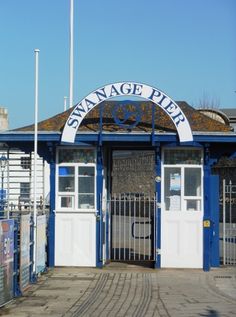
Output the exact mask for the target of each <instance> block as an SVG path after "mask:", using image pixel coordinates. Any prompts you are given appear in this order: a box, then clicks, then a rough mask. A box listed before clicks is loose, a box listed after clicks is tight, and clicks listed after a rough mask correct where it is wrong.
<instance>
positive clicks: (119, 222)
mask: <svg viewBox="0 0 236 317" xmlns="http://www.w3.org/2000/svg"><path fill="white" fill-rule="evenodd" d="M107 204H108V210H109V214H110V216H111V260H113V261H154V246H155V221H156V220H155V219H156V199H155V197H151V196H147V195H143V194H131V193H128V194H126V193H125V194H118V195H113V196H112V197H111V199H109V200H108V201H107Z"/></svg>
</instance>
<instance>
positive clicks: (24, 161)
mask: <svg viewBox="0 0 236 317" xmlns="http://www.w3.org/2000/svg"><path fill="white" fill-rule="evenodd" d="M20 165H21V167H22V168H23V169H25V170H26V169H30V167H31V158H30V157H28V156H22V157H21V158H20Z"/></svg>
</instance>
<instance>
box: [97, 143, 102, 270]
mask: <svg viewBox="0 0 236 317" xmlns="http://www.w3.org/2000/svg"><path fill="white" fill-rule="evenodd" d="M102 171H103V162H102V150H101V148H100V147H99V148H98V150H97V222H96V267H99V268H101V267H102V265H103V263H102V258H103V256H102V255H103V214H102V204H101V197H102V184H103V175H102Z"/></svg>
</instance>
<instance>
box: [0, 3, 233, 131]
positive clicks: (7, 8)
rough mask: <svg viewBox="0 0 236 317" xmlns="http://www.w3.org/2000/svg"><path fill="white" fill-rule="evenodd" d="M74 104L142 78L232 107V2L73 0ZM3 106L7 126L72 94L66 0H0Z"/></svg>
mask: <svg viewBox="0 0 236 317" xmlns="http://www.w3.org/2000/svg"><path fill="white" fill-rule="evenodd" d="M74 8H75V12H74V32H75V34H74V35H75V36H74V46H75V49H74V74H75V76H74V103H77V102H78V101H80V99H82V98H83V97H85V96H86V95H87V94H88V93H89V92H91V91H93V90H95V89H96V88H98V87H100V86H103V85H105V84H108V83H112V82H117V81H126V80H127V81H136V82H143V83H146V84H149V85H152V86H154V87H156V88H159V89H161V90H163V91H164V92H165V93H166V94H168V95H169V96H170V97H171V98H173V99H174V100H185V101H187V102H188V103H189V104H191V105H194V106H196V107H197V106H198V104H199V101H200V100H201V99H202V98H207V99H209V101H213V100H214V101H215V103H216V104H217V105H219V106H220V107H221V108H233V107H236V93H235V91H236V40H235V38H236V36H235V35H236V1H235V0H197V1H196V0H119V1H118V0H99V1H98V0H74ZM0 47H1V49H0V105H1V106H4V107H6V108H8V112H9V122H10V128H15V127H20V126H24V125H27V124H30V123H33V121H34V58H35V57H34V49H35V48H39V49H40V55H39V120H43V119H46V118H48V117H51V116H53V115H55V114H57V113H59V112H62V111H63V103H64V96H69V0H40V1H39V0H5V1H4V0H0Z"/></svg>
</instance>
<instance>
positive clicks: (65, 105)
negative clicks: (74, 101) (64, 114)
mask: <svg viewBox="0 0 236 317" xmlns="http://www.w3.org/2000/svg"><path fill="white" fill-rule="evenodd" d="M66 109H67V97H66V96H65V97H64V111H66Z"/></svg>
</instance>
